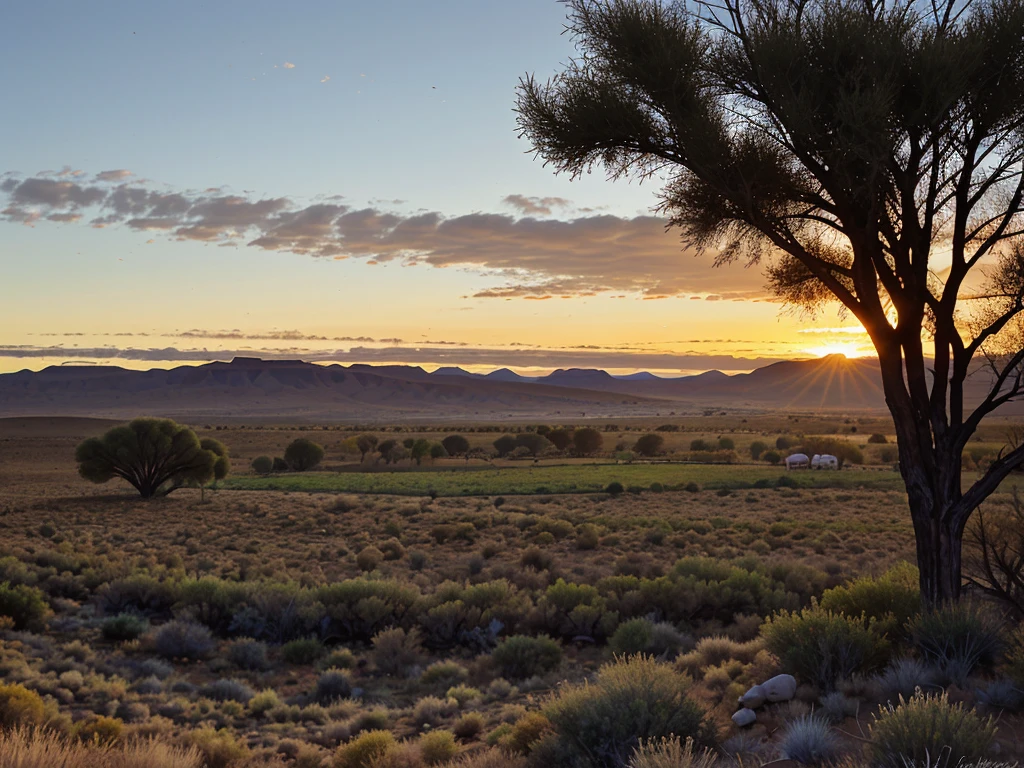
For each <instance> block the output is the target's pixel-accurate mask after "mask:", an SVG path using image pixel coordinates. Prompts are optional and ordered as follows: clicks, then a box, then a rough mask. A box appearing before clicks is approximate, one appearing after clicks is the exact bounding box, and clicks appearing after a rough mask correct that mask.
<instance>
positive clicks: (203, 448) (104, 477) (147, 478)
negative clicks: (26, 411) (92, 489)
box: [75, 419, 231, 499]
mask: <svg viewBox="0 0 1024 768" xmlns="http://www.w3.org/2000/svg"><path fill="white" fill-rule="evenodd" d="M75 461H77V462H78V473H79V474H80V475H81V476H82V477H84V478H85V479H86V480H91V481H92V482H94V483H106V482H108V481H110V480H112V479H113V478H115V477H120V478H121V479H123V480H126V481H127V482H129V483H131V485H132V486H134V487H135V489H136V490H137V491H138V492H139V495H140V496H142V498H144V499H149V498H152V497H154V496H166V495H167V494H168V493H171V492H172V491H174V490H177V489H178V488H181V487H182V486H183V485H191V486H195V485H198V486H205V485H206V484H207V483H209V482H211V481H213V480H219V479H221V478H223V477H225V476H226V475H227V473H228V471H229V469H230V467H231V465H230V462H229V460H228V455H227V449H226V448H225V447H224V446H223V445H222V444H221V443H219V442H217V441H216V440H212V439H210V438H204V439H203V440H200V439H199V437H198V436H197V435H196V433H195V432H193V431H192V430H191V429H189V428H188V427H185V426H182V425H180V424H175V423H174V422H173V421H171V420H170V419H135V420H134V421H132V422H130V423H129V424H126V425H124V426H120V427H114V428H113V429H111V430H110V431H108V432H107V433H106V434H105V435H103V437H92V438H89V439H88V440H86V441H85V442H83V443H82V444H81V445H79V446H78V449H77V450H76V451H75Z"/></svg>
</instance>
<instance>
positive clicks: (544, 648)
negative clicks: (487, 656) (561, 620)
mask: <svg viewBox="0 0 1024 768" xmlns="http://www.w3.org/2000/svg"><path fill="white" fill-rule="evenodd" d="M491 660H492V661H493V662H494V664H495V666H496V667H497V668H498V669H499V670H500V673H501V676H502V677H504V678H506V679H509V680H524V679H526V678H528V677H533V676H534V675H543V674H546V673H548V672H550V671H551V670H553V669H555V668H556V667H557V666H558V665H559V664H561V663H562V646H560V645H559V644H558V642H557V641H556V640H552V639H551V638H550V637H547V636H545V635H541V636H539V637H529V636H528V635H513V636H511V637H506V638H505V639H504V640H502V641H501V642H500V643H498V647H497V648H495V649H494V652H493V653H492V654H491Z"/></svg>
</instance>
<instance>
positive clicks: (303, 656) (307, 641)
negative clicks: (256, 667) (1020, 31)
mask: <svg viewBox="0 0 1024 768" xmlns="http://www.w3.org/2000/svg"><path fill="white" fill-rule="evenodd" d="M325 653H327V650H326V649H325V648H324V644H323V643H321V642H320V641H319V640H318V639H317V638H315V637H300V638H298V639H296V640H292V641H290V642H287V643H285V644H284V645H282V646H281V658H282V659H284V660H285V661H286V662H288V663H289V664H297V665H303V666H304V665H306V664H313V663H314V662H316V661H317V660H318V659H320V658H321V657H322V656H323V655H324V654H325Z"/></svg>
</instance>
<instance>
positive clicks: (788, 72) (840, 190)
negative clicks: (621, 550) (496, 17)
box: [517, 0, 1024, 603]
mask: <svg viewBox="0 0 1024 768" xmlns="http://www.w3.org/2000/svg"><path fill="white" fill-rule="evenodd" d="M567 5H568V8H569V31H570V33H571V34H572V35H573V36H574V37H575V40H576V44H577V47H578V49H579V50H580V52H581V55H580V57H579V58H578V59H576V60H571V61H570V62H569V63H568V64H567V65H566V68H565V70H564V71H563V72H562V73H561V74H559V75H558V76H556V77H555V78H554V79H552V80H550V81H548V82H546V83H544V82H540V81H538V80H536V79H535V78H534V77H532V76H527V77H526V78H525V79H524V80H523V81H522V83H521V86H520V89H519V94H518V103H517V111H518V115H519V126H520V129H521V132H522V134H523V135H525V136H526V137H527V138H528V139H529V141H530V142H531V144H532V145H533V147H534V149H535V150H536V151H537V153H538V154H539V155H540V156H541V157H542V158H544V160H546V161H547V162H549V163H551V164H552V165H553V166H554V167H555V168H556V169H557V170H559V171H563V172H567V173H569V174H572V175H574V176H577V175H580V174H583V173H586V172H588V171H589V170H591V169H592V168H593V167H594V166H595V165H602V166H604V168H606V169H607V171H608V172H609V174H610V175H611V176H612V177H622V176H631V175H632V176H639V177H646V176H651V175H655V174H657V175H658V176H660V177H662V178H665V179H666V182H667V183H666V185H665V186H664V188H663V192H662V211H663V213H665V214H666V215H667V216H668V219H669V221H670V223H671V224H672V225H674V226H676V227H678V228H679V229H680V230H681V231H682V233H683V236H684V239H685V240H686V242H688V243H689V244H690V245H692V246H694V247H696V248H697V249H714V250H715V253H716V263H722V262H728V261H733V260H736V259H743V260H746V261H747V262H748V263H753V262H757V261H759V260H763V261H765V262H766V263H767V275H768V285H769V287H770V288H771V289H773V290H774V292H775V293H776V294H777V295H778V296H780V297H781V298H782V299H783V300H784V301H786V302H789V303H790V304H792V305H795V306H799V307H804V308H807V309H809V310H814V309H815V308H818V307H820V306H822V305H823V304H825V303H828V302H838V303H839V304H840V305H841V306H842V307H843V308H845V311H846V312H848V313H849V314H850V315H852V316H853V317H854V318H856V319H857V320H858V321H859V322H860V324H861V325H862V326H863V327H864V329H865V330H866V331H867V333H868V335H869V336H870V338H871V340H872V342H873V344H874V347H875V350H876V351H877V353H878V361H879V368H880V372H881V379H882V387H883V390H884V393H885V399H886V403H887V405H888V407H889V410H890V412H891V413H892V417H893V422H894V425H895V432H896V438H897V443H898V446H899V457H900V462H899V466H900V472H901V473H902V475H903V479H904V482H905V483H906V487H907V492H908V496H909V501H910V509H911V515H912V518H913V522H914V530H915V533H916V538H917V559H918V564H919V566H920V573H921V590H922V593H923V595H924V597H925V599H926V600H927V601H928V602H930V603H938V602H943V601H947V600H951V599H955V598H957V597H958V596H959V594H960V588H961V543H962V539H963V531H964V526H965V525H966V523H967V519H968V517H969V516H970V515H971V513H972V511H973V510H974V509H976V508H977V506H978V505H979V503H980V502H981V501H983V500H984V499H985V498H986V497H987V496H988V495H989V494H991V493H992V492H993V491H994V490H995V489H996V488H997V487H998V486H999V484H1000V483H1001V482H1002V480H1003V479H1004V478H1005V477H1006V476H1007V475H1008V474H1009V473H1010V472H1012V471H1013V470H1014V469H1015V468H1016V467H1018V466H1020V465H1021V464H1022V462H1024V444H1017V445H1009V446H1007V448H1006V449H1005V450H1004V451H1003V453H1002V455H1001V456H1000V457H999V458H998V459H997V460H996V461H993V462H992V464H991V466H990V467H989V468H988V469H987V470H986V471H985V473H984V474H983V475H981V477H979V478H978V479H977V480H974V481H973V483H972V484H971V485H970V487H968V488H966V490H965V489H964V488H963V486H962V475H961V465H962V456H963V452H964V448H965V446H966V445H967V443H968V441H969V440H970V438H971V436H972V435H973V434H974V433H975V432H976V431H977V429H978V425H979V424H980V422H981V421H982V419H984V418H985V417H986V416H988V415H989V414H991V413H992V412H993V411H995V410H996V409H997V408H998V407H999V406H1000V405H1002V404H1003V403H1006V402H1007V401H1008V400H1011V399H1013V398H1016V397H1018V396H1019V395H1020V394H1021V393H1022V390H1024V323H1022V322H1021V317H1022V315H1021V313H1022V311H1024V216H1022V211H1024V208H1022V199H1024V169H1022V165H1024V130H1022V128H1024V2H1022V0H934V2H925V1H924V0H893V2H879V1H878V0H754V1H752V2H743V1H742V0H721V1H720V2H709V1H707V0H705V1H704V2H699V1H698V2H693V3H681V2H680V3H671V4H669V3H666V2H660V1H659V0H567ZM979 369H987V371H988V373H989V374H990V375H989V377H988V384H987V385H986V386H985V390H984V391H983V392H981V393H979V395H978V396H977V397H976V398H972V400H973V402H972V406H973V410H972V409H970V408H967V407H965V397H964V394H965V387H966V383H967V379H968V376H969V375H972V374H975V373H976V372H977V371H978V370H979ZM974 380H975V379H972V383H973V381H974ZM780 447H781V446H780Z"/></svg>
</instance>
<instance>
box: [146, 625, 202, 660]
mask: <svg viewBox="0 0 1024 768" xmlns="http://www.w3.org/2000/svg"><path fill="white" fill-rule="evenodd" d="M154 644H155V647H156V652H157V653H159V654H160V655H161V656H164V657H166V658H168V659H189V660H193V661H194V660H196V659H203V658H206V657H207V656H209V655H210V654H211V653H212V652H213V649H214V648H216V647H217V643H216V642H215V641H214V639H213V636H212V635H211V634H210V630H208V629H207V628H206V627H204V626H203V625H202V624H196V623H194V622H191V621H171V622H168V623H167V624H164V625H163V626H162V627H160V629H159V630H157V633H156V638H155V641H154Z"/></svg>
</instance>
